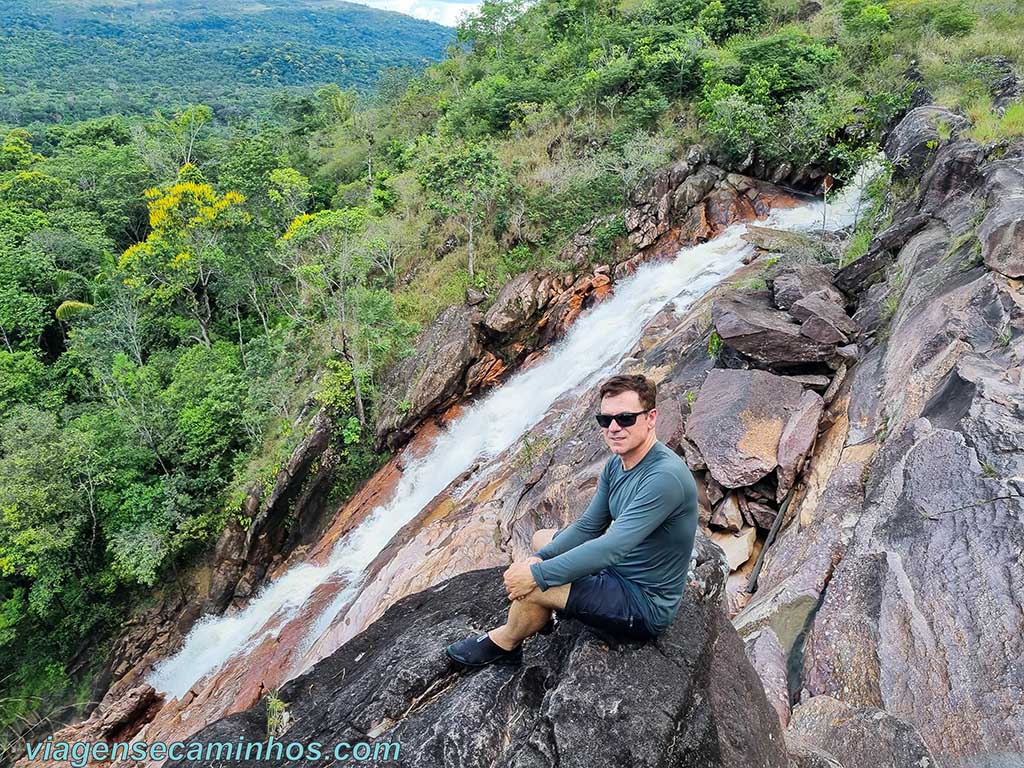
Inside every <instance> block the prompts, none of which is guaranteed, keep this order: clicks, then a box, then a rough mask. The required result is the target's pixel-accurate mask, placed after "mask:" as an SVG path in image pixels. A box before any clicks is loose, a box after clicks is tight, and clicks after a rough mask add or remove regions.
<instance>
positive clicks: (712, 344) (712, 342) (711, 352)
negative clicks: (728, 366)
mask: <svg viewBox="0 0 1024 768" xmlns="http://www.w3.org/2000/svg"><path fill="white" fill-rule="evenodd" d="M720 354H722V337H721V336H719V335H718V331H712V332H711V336H709V337H708V357H710V358H711V359H712V360H717V359H718V356H719V355H720Z"/></svg>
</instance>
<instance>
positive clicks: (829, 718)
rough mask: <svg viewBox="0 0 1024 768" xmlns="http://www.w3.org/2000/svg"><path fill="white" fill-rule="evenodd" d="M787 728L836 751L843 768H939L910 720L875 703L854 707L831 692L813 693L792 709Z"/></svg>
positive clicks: (831, 753) (828, 751) (799, 735)
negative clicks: (873, 704) (875, 767)
mask: <svg viewBox="0 0 1024 768" xmlns="http://www.w3.org/2000/svg"><path fill="white" fill-rule="evenodd" d="M789 728H790V731H791V732H792V733H794V734H796V735H797V736H798V737H802V738H803V739H804V740H806V741H807V742H809V743H811V744H814V745H817V746H818V747H820V748H821V749H822V750H823V751H824V752H826V753H827V754H829V755H838V756H839V760H841V762H842V765H843V768H869V767H871V768H873V767H874V766H879V767H881V766H892V767H893V768H938V765H939V763H938V762H937V761H936V760H935V758H934V757H933V756H932V753H931V751H930V750H929V749H928V746H927V745H926V744H925V743H924V741H923V740H922V738H921V734H919V733H918V732H917V729H916V728H914V726H913V725H911V724H910V723H908V722H906V721H904V720H900V719H899V718H896V717H893V716H892V715H890V714H889V713H887V712H885V711H884V710H881V709H877V708H875V707H853V706H850V705H849V704H846V703H845V702H842V701H839V700H838V699H834V698H832V697H831V696H815V697H814V698H812V699H810V700H809V701H807V702H804V703H803V704H801V705H800V706H798V707H797V708H796V709H794V710H793V718H792V720H790V725H789Z"/></svg>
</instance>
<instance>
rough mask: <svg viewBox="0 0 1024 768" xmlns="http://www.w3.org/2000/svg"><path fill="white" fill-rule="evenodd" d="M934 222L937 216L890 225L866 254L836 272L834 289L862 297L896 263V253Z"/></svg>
mask: <svg viewBox="0 0 1024 768" xmlns="http://www.w3.org/2000/svg"><path fill="white" fill-rule="evenodd" d="M933 221H935V217H934V216H932V215H931V214H928V213H921V214H915V215H914V216H910V217H909V218H906V219H901V220H899V221H897V222H896V223H894V224H891V225H890V226H889V227H887V228H886V229H884V230H883V231H882V232H880V233H878V234H877V235H875V237H874V239H873V240H872V241H871V246H870V247H869V248H868V252H867V253H865V254H864V255H863V256H861V257H860V258H859V259H857V260H856V261H852V262H850V263H849V264H847V265H846V266H845V267H843V268H842V269H840V270H839V271H838V272H836V275H835V278H834V280H833V282H834V284H835V286H836V287H837V288H839V290H841V291H843V292H844V293H847V294H849V295H851V296H855V295H859V294H861V293H863V292H864V290H865V289H867V288H868V287H869V286H871V285H872V284H873V283H875V282H877V281H878V280H879V279H881V277H882V273H883V271H884V270H885V268H886V267H888V266H889V265H890V264H892V262H893V258H894V252H895V251H898V250H899V249H900V248H902V247H903V245H904V243H906V242H907V240H909V239H910V238H911V237H913V236H914V235H916V234H917V233H918V232H920V231H921V230H922V229H924V228H925V226H927V225H928V224H929V222H933Z"/></svg>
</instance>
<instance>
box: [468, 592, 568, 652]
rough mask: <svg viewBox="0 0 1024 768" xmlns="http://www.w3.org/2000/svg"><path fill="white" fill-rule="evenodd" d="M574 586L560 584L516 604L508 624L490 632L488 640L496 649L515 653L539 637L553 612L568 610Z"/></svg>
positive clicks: (510, 607) (510, 612)
mask: <svg viewBox="0 0 1024 768" xmlns="http://www.w3.org/2000/svg"><path fill="white" fill-rule="evenodd" d="M571 586H572V585H571V584H560V585H558V586H557V587H550V588H548V589H547V590H545V591H543V592H541V591H540V589H534V590H533V591H532V592H530V594H528V595H527V596H526V597H524V598H523V599H522V600H513V601H512V605H511V606H509V609H508V620H507V621H506V622H505V623H504V624H502V625H501V626H500V627H497V628H495V629H492V630H491V631H490V632H488V633H487V635H488V637H490V638H491V640H492V641H493V642H494V643H495V644H496V645H499V646H501V647H502V648H504V649H505V650H506V651H511V650H512V649H513V648H515V647H516V646H517V645H519V643H521V642H522V641H523V640H525V639H526V638H528V637H531V636H532V635H535V634H537V633H538V632H539V631H540V630H541V629H542V628H543V627H544V625H545V624H547V623H548V620H549V619H550V618H551V612H552V611H554V610H555V609H556V608H558V609H562V608H565V602H566V600H568V599H569V588H570V587H571Z"/></svg>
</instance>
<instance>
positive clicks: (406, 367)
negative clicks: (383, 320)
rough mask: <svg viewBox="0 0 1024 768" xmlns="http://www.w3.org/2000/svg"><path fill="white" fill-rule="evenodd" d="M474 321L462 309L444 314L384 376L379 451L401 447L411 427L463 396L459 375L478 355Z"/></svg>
mask: <svg viewBox="0 0 1024 768" xmlns="http://www.w3.org/2000/svg"><path fill="white" fill-rule="evenodd" d="M477 317H478V315H475V314H474V312H473V310H471V309H469V308H468V307H464V306H454V307H449V308H448V309H446V310H444V311H443V312H442V313H441V314H440V315H439V316H438V317H437V319H436V320H435V321H434V322H433V323H432V324H431V326H430V327H429V328H428V329H427V330H426V331H425V332H423V333H422V334H421V335H420V338H419V341H418V342H417V344H416V353H415V354H414V355H412V356H411V357H409V358H407V359H406V360H403V361H402V362H401V363H399V364H398V365H397V366H395V367H394V368H392V369H391V371H389V373H388V376H387V378H386V380H385V382H384V384H383V387H382V389H383V392H382V395H381V398H380V400H379V403H380V410H379V413H378V417H377V424H376V429H375V433H376V434H375V440H376V444H377V447H378V449H380V448H382V447H383V446H385V445H388V446H391V447H394V446H395V445H399V444H401V442H402V441H403V440H404V439H405V438H406V437H408V435H409V434H410V432H411V430H412V429H413V427H415V426H416V425H417V424H419V423H420V422H421V421H422V420H423V419H424V418H425V417H427V416H429V415H430V414H431V413H433V412H435V411H437V410H439V409H441V408H444V407H445V406H447V405H449V404H451V403H452V402H454V399H455V398H456V397H457V396H458V395H459V394H461V393H462V389H463V376H464V375H465V373H466V370H467V369H468V368H469V366H470V365H471V364H472V363H473V361H474V360H476V358H477V357H479V356H480V352H481V345H480V339H479V332H478V330H477V327H476V324H475V321H476V319H477Z"/></svg>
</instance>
